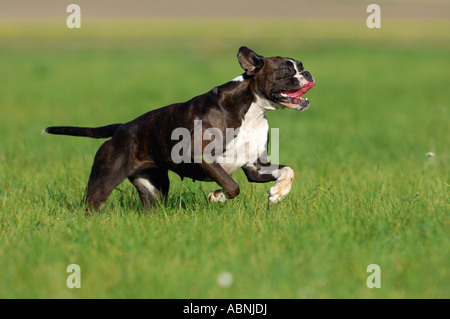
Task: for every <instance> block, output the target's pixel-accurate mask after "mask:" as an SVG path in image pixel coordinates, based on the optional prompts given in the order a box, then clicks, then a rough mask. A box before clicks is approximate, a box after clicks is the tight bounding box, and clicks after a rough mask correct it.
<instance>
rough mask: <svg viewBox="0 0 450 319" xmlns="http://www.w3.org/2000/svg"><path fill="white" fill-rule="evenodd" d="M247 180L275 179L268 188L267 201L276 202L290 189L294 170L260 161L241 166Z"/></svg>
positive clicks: (266, 180)
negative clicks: (272, 184)
mask: <svg viewBox="0 0 450 319" xmlns="http://www.w3.org/2000/svg"><path fill="white" fill-rule="evenodd" d="M242 170H243V171H244V173H245V175H246V176H247V179H248V181H249V182H253V183H267V182H271V181H277V183H276V184H275V186H273V187H271V188H270V190H269V196H268V197H269V202H270V203H271V204H276V203H279V202H281V201H282V200H283V199H284V198H285V197H286V196H287V194H289V192H290V191H291V185H292V182H293V181H294V171H293V170H292V168H290V167H289V166H284V165H277V164H271V163H265V164H263V163H262V162H261V161H259V160H258V161H257V162H256V163H252V164H248V165H245V166H244V167H242Z"/></svg>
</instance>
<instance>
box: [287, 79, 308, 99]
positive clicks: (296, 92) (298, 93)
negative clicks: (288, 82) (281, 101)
mask: <svg viewBox="0 0 450 319" xmlns="http://www.w3.org/2000/svg"><path fill="white" fill-rule="evenodd" d="M314 85H316V82H308V84H306V85H305V86H304V87H302V88H301V89H299V90H292V91H285V92H283V93H284V94H286V95H287V96H290V97H296V98H298V97H300V96H302V95H303V94H305V93H306V92H308V91H309V89H310V88H312V87H313V86H314Z"/></svg>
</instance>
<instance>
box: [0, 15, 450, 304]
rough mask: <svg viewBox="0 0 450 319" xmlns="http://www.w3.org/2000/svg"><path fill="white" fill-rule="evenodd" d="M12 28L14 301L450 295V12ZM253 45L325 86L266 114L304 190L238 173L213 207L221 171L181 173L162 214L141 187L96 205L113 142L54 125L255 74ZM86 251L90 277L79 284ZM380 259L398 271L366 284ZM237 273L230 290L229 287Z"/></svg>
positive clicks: (4, 159) (0, 179)
mask: <svg viewBox="0 0 450 319" xmlns="http://www.w3.org/2000/svg"><path fill="white" fill-rule="evenodd" d="M9 23H10V24H11V25H13V26H14V27H12V28H3V27H2V28H1V30H3V31H2V32H3V33H0V70H1V72H0V83H1V89H0V106H1V108H0V121H1V125H0V287H1V289H0V297H1V298H92V297H94V298H95V297H99V298H131V297H134V298H448V297H449V296H450V275H449V272H448V265H449V262H450V258H449V250H448V247H449V245H450V240H449V236H448V231H449V225H448V222H449V211H450V206H449V184H450V180H449V164H450V161H449V160H450V158H449V145H450V134H449V133H450V132H449V104H448V103H449V102H448V101H449V100H450V93H449V90H448V87H449V86H450V78H449V77H448V70H449V67H450V62H449V60H448V56H450V45H449V43H450V42H449V41H448V40H449V36H448V33H445V32H443V31H442V25H443V24H444V25H445V23H444V22H442V21H441V22H438V23H435V24H432V23H428V24H427V28H424V27H423V26H421V25H416V26H415V25H414V24H411V23H407V22H405V23H404V24H395V23H393V22H391V23H389V22H386V23H384V24H383V27H382V29H380V30H369V29H367V28H365V25H364V22H362V24H363V25H362V26H361V25H360V22H358V21H348V22H345V23H337V22H336V23H334V24H333V21H331V22H327V23H324V22H323V21H322V22H320V21H319V22H316V23H315V24H314V23H312V24H308V26H309V28H310V31H311V32H304V34H306V35H305V36H304V37H303V36H302V35H299V34H297V33H295V32H293V31H292V29H289V30H291V31H289V32H288V33H286V34H282V33H281V30H283V28H285V27H286V25H283V23H278V24H274V25H270V24H268V23H264V22H259V23H260V25H259V26H260V28H256V27H255V28H254V29H251V30H247V29H246V30H243V29H240V28H239V26H236V24H235V23H234V22H233V23H228V22H227V21H219V22H214V23H212V22H211V21H209V22H207V26H208V28H205V27H204V26H202V24H201V23H187V22H186V21H180V22H177V23H168V22H164V21H159V22H158V21H157V23H156V24H154V26H153V29H151V30H147V31H145V30H146V29H145V28H144V27H145V26H146V25H148V24H147V23H142V24H139V23H137V24H136V23H135V24H125V22H124V24H123V25H121V24H120V23H117V22H116V23H115V24H114V23H111V22H101V21H100V22H97V24H96V26H97V27H99V31H96V30H97V29H95V28H92V27H89V24H86V25H83V28H82V29H81V30H70V31H68V30H67V29H65V28H64V27H61V26H58V25H56V24H48V25H46V26H44V27H41V29H40V26H41V25H36V26H33V25H31V26H30V25H28V26H27V25H26V24H25V25H24V26H22V27H18V25H17V24H15V25H14V24H13V23H12V22H9ZM103 23H104V24H103ZM107 23H110V25H109V26H110V27H107V26H108V24H107ZM158 23H161V24H162V25H164V26H165V27H164V28H162V29H161V30H162V31H161V33H159V31H157V30H156V29H155V27H156V26H158ZM285 23H288V22H285ZM184 24H186V28H185V29H183V26H185V25H184ZM230 24H233V25H234V29H232V31H233V32H231V35H230V33H227V32H224V31H223V30H225V29H226V27H227V26H228V25H230ZM5 25H8V23H3V24H2V26H5ZM303 27H304V26H303ZM277 28H279V29H277ZM298 28H300V25H299V26H298ZM180 29H183V30H184V31H183V32H184V33H183V34H182V36H176V34H178V33H177V32H178V30H180ZM268 29H270V30H271V32H272V33H269V34H267V33H265V32H262V31H261V30H268ZM294 29H295V28H294ZM5 30H8V31H5ZM11 30H13V31H11ZM14 30H15V31H14ZM276 30H278V31H280V33H277V32H276ZM446 30H448V26H447V28H446ZM72 31H73V32H72ZM214 31H216V32H214ZM306 31H308V30H306ZM75 32H78V33H75ZM216 34H217V36H215V35H216ZM279 34H281V35H279ZM240 45H248V46H249V47H251V48H253V49H254V50H255V51H257V52H258V53H260V54H263V55H267V56H270V55H283V56H290V57H293V58H297V59H301V60H302V61H303V62H304V64H305V66H306V68H307V69H308V70H309V71H311V73H312V74H313V75H314V77H315V79H316V81H317V85H316V87H315V88H314V89H312V90H311V91H310V92H309V93H308V97H309V98H310V100H311V107H310V108H309V109H308V110H307V111H306V112H303V113H297V112H294V111H291V110H284V111H279V112H273V113H268V114H267V117H268V119H269V123H270V125H271V127H274V128H279V129H280V161H281V163H283V164H286V165H289V166H291V167H292V168H293V169H294V171H295V173H296V178H295V181H294V184H293V187H292V191H291V193H290V195H289V196H288V197H287V198H286V199H285V200H284V201H283V202H281V203H280V204H278V205H276V206H268V205H267V191H268V189H269V188H270V187H271V186H272V185H273V183H270V184H250V183H248V182H247V181H246V178H245V176H244V174H243V173H242V172H238V173H236V174H235V175H234V178H235V179H236V180H237V181H238V182H239V184H240V186H241V194H240V195H239V197H237V198H236V199H234V200H230V201H228V202H226V203H224V204H214V205H213V204H209V203H207V201H206V196H207V194H208V193H209V192H210V191H212V190H214V189H216V188H217V186H216V185H215V184H212V183H199V182H196V183H193V182H192V181H189V180H184V181H183V182H181V181H180V180H179V178H178V177H177V176H176V175H173V174H172V175H170V178H171V192H170V196H169V200H168V204H167V206H165V207H159V208H158V209H157V210H156V211H155V212H154V213H152V214H147V213H145V212H144V211H143V209H142V206H141V204H140V202H139V199H138V196H137V194H136V193H135V190H134V189H133V187H132V186H131V185H130V184H129V183H128V182H124V183H123V184H121V185H120V186H119V188H118V189H117V190H116V191H114V192H113V194H112V195H111V197H110V198H109V199H108V202H107V203H106V205H105V207H104V208H103V209H102V210H101V212H99V213H91V214H85V212H84V209H83V206H82V204H81V202H82V199H83V193H84V189H85V186H86V182H87V179H88V175H89V171H90V166H91V164H92V160H93V156H94V154H95V151H96V150H97V148H98V147H99V146H100V144H101V143H102V141H99V140H90V139H81V138H74V137H61V136H50V135H44V136H40V135H39V133H40V132H41V130H42V129H43V128H44V127H46V126H50V125H80V126H83V125H86V126H88V125H98V126H100V125H104V124H108V123H116V122H124V121H128V120H131V119H133V118H135V117H136V116H138V115H140V114H142V113H144V112H146V111H148V110H149V109H153V108H157V107H160V106H164V105H167V104H169V103H173V102H176V101H184V100H187V99H190V98H191V97H193V96H195V95H198V94H201V93H203V92H206V91H208V90H210V89H211V88H212V87H214V86H216V85H219V84H222V83H224V82H226V81H228V80H230V79H232V78H234V77H235V76H237V75H238V74H240V73H241V69H240V67H239V65H238V63H237V60H236V52H237V49H238V47H239V46H240ZM427 152H434V153H435V157H427V156H426V155H425V154H426V153H427ZM72 263H75V264H79V265H80V267H81V285H82V288H81V289H68V288H67V286H66V279H67V276H68V275H69V274H68V273H66V267H67V266H68V265H69V264H72ZM369 264H378V265H380V267H381V288H380V289H369V288H367V286H366V278H367V277H368V276H369V273H366V268H367V266H368V265H369ZM224 271H228V272H230V273H232V275H233V278H234V280H233V284H232V285H231V286H230V287H228V288H224V287H221V286H219V285H218V284H217V277H218V276H219V274H220V273H222V272H224Z"/></svg>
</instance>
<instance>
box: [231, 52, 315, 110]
mask: <svg viewBox="0 0 450 319" xmlns="http://www.w3.org/2000/svg"><path fill="white" fill-rule="evenodd" d="M237 56H238V60H239V63H240V65H241V67H242V68H243V69H244V70H245V76H246V77H251V78H253V79H254V81H255V85H256V88H255V89H256V91H257V93H258V94H259V95H261V96H262V97H264V98H266V99H267V100H269V101H270V102H272V105H274V107H275V108H284V107H289V108H291V109H294V110H298V111H304V110H306V109H307V108H308V107H309V100H308V99H305V98H303V97H302V95H303V94H305V93H306V92H307V91H308V90H309V89H310V88H312V87H313V86H314V85H315V84H316V83H315V82H314V78H313V77H312V75H311V73H309V72H308V71H305V70H304V68H303V63H302V62H300V61H297V60H294V59H290V58H283V57H271V58H265V57H262V56H260V55H258V54H256V53H255V52H254V51H252V50H250V49H249V48H247V47H241V48H240V49H239V52H238V55H237Z"/></svg>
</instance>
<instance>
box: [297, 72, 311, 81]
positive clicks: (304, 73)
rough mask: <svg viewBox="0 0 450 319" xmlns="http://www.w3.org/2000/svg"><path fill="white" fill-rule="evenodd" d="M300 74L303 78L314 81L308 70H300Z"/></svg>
mask: <svg viewBox="0 0 450 319" xmlns="http://www.w3.org/2000/svg"><path fill="white" fill-rule="evenodd" d="M300 74H301V75H303V77H304V78H305V79H307V80H308V82H314V78H313V77H312V75H311V73H309V72H308V71H303V72H300Z"/></svg>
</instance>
